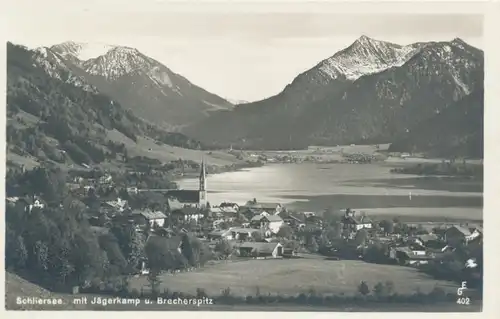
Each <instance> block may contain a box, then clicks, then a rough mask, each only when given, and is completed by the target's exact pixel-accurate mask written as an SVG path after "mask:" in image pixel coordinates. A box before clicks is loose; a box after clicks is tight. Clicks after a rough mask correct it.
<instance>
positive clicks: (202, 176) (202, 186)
mask: <svg viewBox="0 0 500 319" xmlns="http://www.w3.org/2000/svg"><path fill="white" fill-rule="evenodd" d="M206 186H207V181H206V169H205V160H204V159H203V158H202V159H201V170H200V191H205V190H206Z"/></svg>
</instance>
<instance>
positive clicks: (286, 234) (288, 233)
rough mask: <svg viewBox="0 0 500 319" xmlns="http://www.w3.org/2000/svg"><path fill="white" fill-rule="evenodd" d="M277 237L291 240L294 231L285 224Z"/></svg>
mask: <svg viewBox="0 0 500 319" xmlns="http://www.w3.org/2000/svg"><path fill="white" fill-rule="evenodd" d="M276 235H277V236H278V237H281V238H286V239H290V238H291V237H292V235H293V230H292V228H291V227H290V226H288V225H287V224H283V225H282V226H281V227H280V229H279V231H278V233H277V234H276Z"/></svg>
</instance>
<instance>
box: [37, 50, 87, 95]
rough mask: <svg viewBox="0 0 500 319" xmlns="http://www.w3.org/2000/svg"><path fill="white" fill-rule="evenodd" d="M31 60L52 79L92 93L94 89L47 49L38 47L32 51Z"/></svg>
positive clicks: (58, 56) (57, 55)
mask: <svg viewBox="0 0 500 319" xmlns="http://www.w3.org/2000/svg"><path fill="white" fill-rule="evenodd" d="M32 52H33V58H34V60H35V61H36V63H37V64H38V65H39V66H41V67H42V68H43V69H44V70H45V72H47V74H48V75H49V76H51V77H53V78H56V79H58V80H61V81H63V82H66V83H68V84H72V85H75V86H78V87H81V88H82V89H84V90H86V91H89V92H93V91H94V90H95V89H94V88H93V87H92V86H91V85H89V84H88V83H87V82H86V81H85V79H84V78H83V77H81V76H78V75H75V74H74V73H73V72H72V70H71V68H70V67H68V65H67V64H66V62H65V61H64V59H63V58H62V57H61V56H60V55H59V54H58V53H56V52H54V51H52V50H51V49H49V48H47V47H38V48H36V49H34V50H33V51H32Z"/></svg>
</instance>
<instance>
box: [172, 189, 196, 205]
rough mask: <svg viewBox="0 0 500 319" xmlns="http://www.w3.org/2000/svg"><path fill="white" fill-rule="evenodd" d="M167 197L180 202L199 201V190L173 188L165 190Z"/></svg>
mask: <svg viewBox="0 0 500 319" xmlns="http://www.w3.org/2000/svg"><path fill="white" fill-rule="evenodd" d="M166 196H167V197H169V198H175V199H176V200H177V201H179V202H180V203H184V204H185V203H195V204H198V203H199V202H200V191H198V190H185V189H175V190H170V191H168V192H167V195H166Z"/></svg>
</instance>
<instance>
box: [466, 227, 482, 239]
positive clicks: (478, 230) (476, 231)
mask: <svg viewBox="0 0 500 319" xmlns="http://www.w3.org/2000/svg"><path fill="white" fill-rule="evenodd" d="M469 230H470V232H471V236H470V239H469V241H471V240H474V239H476V238H479V237H481V236H483V227H481V226H472V227H469Z"/></svg>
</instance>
